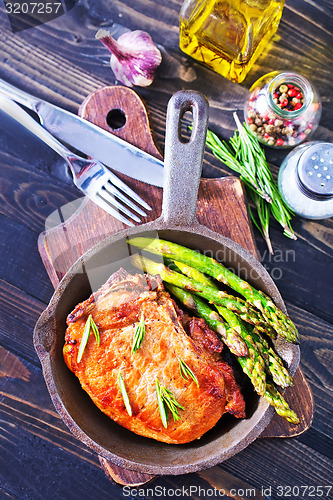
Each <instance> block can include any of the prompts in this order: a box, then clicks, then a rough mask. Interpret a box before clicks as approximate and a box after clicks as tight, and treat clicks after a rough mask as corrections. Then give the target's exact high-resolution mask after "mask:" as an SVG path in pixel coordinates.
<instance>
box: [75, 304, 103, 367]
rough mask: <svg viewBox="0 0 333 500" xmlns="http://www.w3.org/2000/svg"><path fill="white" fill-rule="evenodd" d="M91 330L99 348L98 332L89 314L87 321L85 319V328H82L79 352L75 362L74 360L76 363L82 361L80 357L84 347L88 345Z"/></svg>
mask: <svg viewBox="0 0 333 500" xmlns="http://www.w3.org/2000/svg"><path fill="white" fill-rule="evenodd" d="M91 330H92V331H93V333H94V335H95V337H96V342H97V345H98V346H99V344H100V336H99V331H98V328H97V325H96V323H95V321H94V320H93V318H92V315H91V314H89V316H88V319H87V321H86V324H85V327H84V331H83V335H82V339H81V342H80V347H79V352H78V354H77V360H76V361H77V363H80V361H81V359H82V355H83V352H84V350H85V348H86V345H87V343H88V339H89V337H90V333H91Z"/></svg>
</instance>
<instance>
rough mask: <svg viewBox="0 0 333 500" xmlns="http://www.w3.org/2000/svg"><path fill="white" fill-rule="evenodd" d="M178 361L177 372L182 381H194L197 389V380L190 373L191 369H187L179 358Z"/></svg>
mask: <svg viewBox="0 0 333 500" xmlns="http://www.w3.org/2000/svg"><path fill="white" fill-rule="evenodd" d="M178 361H179V371H180V374H181V376H182V377H183V379H185V380H188V378H189V377H190V378H192V379H193V380H194V382H195V383H196V385H197V387H199V382H198V379H197V377H196V376H195V375H194V373H193V372H192V370H191V368H189V367H188V366H187V364H186V363H185V361H183V360H182V359H181V358H178Z"/></svg>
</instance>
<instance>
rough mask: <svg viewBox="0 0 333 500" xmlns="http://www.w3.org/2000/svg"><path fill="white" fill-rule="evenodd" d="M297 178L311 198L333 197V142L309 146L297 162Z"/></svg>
mask: <svg viewBox="0 0 333 500" xmlns="http://www.w3.org/2000/svg"><path fill="white" fill-rule="evenodd" d="M297 180H298V184H299V188H300V189H301V191H302V192H303V193H304V194H305V195H307V196H308V197H309V198H312V199H313V200H328V199H331V198H333V144H331V143H328V142H317V143H314V144H313V145H312V146H310V147H309V148H307V149H306V150H305V151H304V152H303V154H301V156H300V158H299V161H298V164H297Z"/></svg>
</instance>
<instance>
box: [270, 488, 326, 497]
mask: <svg viewBox="0 0 333 500" xmlns="http://www.w3.org/2000/svg"><path fill="white" fill-rule="evenodd" d="M276 488H277V496H278V497H290V498H302V497H305V498H311V497H313V498H318V497H328V496H329V494H330V492H331V490H332V486H277V487H276Z"/></svg>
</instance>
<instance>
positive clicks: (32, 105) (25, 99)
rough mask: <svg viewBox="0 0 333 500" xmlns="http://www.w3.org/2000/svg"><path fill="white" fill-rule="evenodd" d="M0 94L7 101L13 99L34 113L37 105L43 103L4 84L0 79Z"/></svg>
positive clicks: (8, 84) (12, 86)
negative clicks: (5, 97)
mask: <svg viewBox="0 0 333 500" xmlns="http://www.w3.org/2000/svg"><path fill="white" fill-rule="evenodd" d="M0 92H1V93H2V94H4V95H5V96H7V97H8V98H9V99H13V100H14V101H16V102H19V103H20V104H22V105H23V106H25V107H26V108H28V109H31V111H35V113H37V110H38V105H39V104H40V103H41V102H43V101H42V100H41V99H38V98H37V97H34V96H32V95H30V94H28V93H27V92H24V91H23V90H20V89H18V88H16V87H14V85H11V84H10V83H7V82H5V80H1V79H0Z"/></svg>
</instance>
